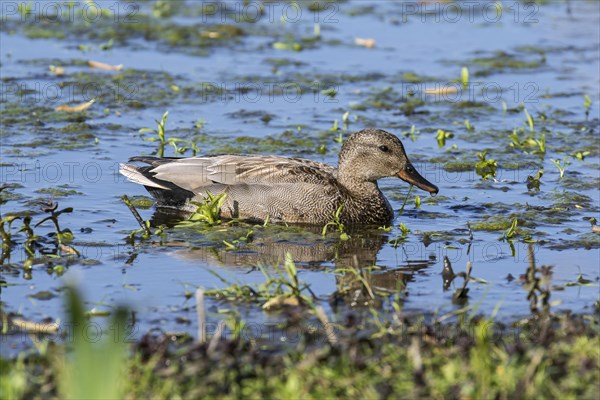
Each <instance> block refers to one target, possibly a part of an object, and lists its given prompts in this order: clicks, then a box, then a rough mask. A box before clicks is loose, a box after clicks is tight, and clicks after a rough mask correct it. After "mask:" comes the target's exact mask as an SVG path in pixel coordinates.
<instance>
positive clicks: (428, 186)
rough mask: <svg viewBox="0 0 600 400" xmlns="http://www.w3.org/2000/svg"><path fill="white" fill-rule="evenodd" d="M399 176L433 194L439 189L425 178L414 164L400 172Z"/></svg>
mask: <svg viewBox="0 0 600 400" xmlns="http://www.w3.org/2000/svg"><path fill="white" fill-rule="evenodd" d="M398 178H400V179H402V180H403V181H404V182H408V183H410V184H411V185H415V186H416V187H418V188H419V189H421V190H424V191H426V192H429V193H431V194H433V195H435V194H437V193H438V191H439V189H438V187H437V186H435V185H434V184H433V183H431V182H429V181H428V180H427V179H425V178H423V177H422V176H421V174H419V173H418V172H417V170H416V169H415V168H414V167H413V166H412V165H410V166H408V167H407V168H405V169H403V170H401V171H400V172H398Z"/></svg>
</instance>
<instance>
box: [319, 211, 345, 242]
mask: <svg viewBox="0 0 600 400" xmlns="http://www.w3.org/2000/svg"><path fill="white" fill-rule="evenodd" d="M343 209H344V205H343V204H340V206H339V207H338V208H337V210H335V213H334V214H333V219H332V220H331V221H329V222H328V223H326V224H325V226H324V227H323V230H322V231H321V236H323V237H325V235H326V234H327V231H328V230H329V227H332V228H333V230H335V231H338V232H339V233H340V239H341V240H348V239H350V236H349V235H348V234H347V233H346V226H345V225H344V224H343V223H342V220H341V215H342V210H343Z"/></svg>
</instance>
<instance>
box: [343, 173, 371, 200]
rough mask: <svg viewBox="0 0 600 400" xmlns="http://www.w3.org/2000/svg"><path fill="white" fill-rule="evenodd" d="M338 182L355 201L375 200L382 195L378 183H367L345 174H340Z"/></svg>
mask: <svg viewBox="0 0 600 400" xmlns="http://www.w3.org/2000/svg"><path fill="white" fill-rule="evenodd" d="M338 181H339V182H340V183H341V184H342V186H344V188H345V189H346V190H347V191H348V192H349V193H350V195H351V197H353V198H355V199H363V198H364V199H373V197H374V196H377V197H379V196H380V195H381V191H380V190H379V186H377V182H376V181H373V182H371V181H366V180H364V179H358V178H356V177H353V176H347V175H344V174H343V173H341V174H339V176H338Z"/></svg>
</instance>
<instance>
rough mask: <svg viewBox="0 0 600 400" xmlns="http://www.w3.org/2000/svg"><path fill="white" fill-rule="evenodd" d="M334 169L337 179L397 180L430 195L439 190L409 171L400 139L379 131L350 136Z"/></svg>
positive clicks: (410, 168)
mask: <svg viewBox="0 0 600 400" xmlns="http://www.w3.org/2000/svg"><path fill="white" fill-rule="evenodd" d="M338 168H339V174H340V178H341V179H348V178H349V179H355V180H359V181H367V182H376V181H377V180H378V179H381V178H386V177H393V176H397V177H398V178H400V179H402V180H403V181H405V182H408V183H410V184H412V185H415V186H416V187H418V188H420V189H422V190H424V191H426V192H429V193H431V194H433V195H435V194H437V192H438V190H439V189H438V187H437V186H435V185H434V184H433V183H431V182H429V181H428V180H427V179H425V178H423V177H422V176H421V174H419V173H418V172H417V170H416V169H415V167H413V165H412V164H411V162H410V161H409V160H408V157H407V156H406V152H405V151H404V146H403V145H402V142H401V141H400V139H398V138H397V137H396V136H395V135H392V134H391V133H389V132H386V131H384V130H381V129H363V130H362V131H359V132H355V133H353V134H352V135H350V137H349V138H348V140H346V142H345V143H344V145H343V146H342V151H341V152H340V159H339V167H338Z"/></svg>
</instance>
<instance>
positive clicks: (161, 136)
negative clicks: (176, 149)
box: [139, 111, 169, 157]
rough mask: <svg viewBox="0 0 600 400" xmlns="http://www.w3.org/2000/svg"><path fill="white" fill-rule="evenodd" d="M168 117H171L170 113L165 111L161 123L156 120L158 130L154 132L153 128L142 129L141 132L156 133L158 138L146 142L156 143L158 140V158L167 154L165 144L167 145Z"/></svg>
mask: <svg viewBox="0 0 600 400" xmlns="http://www.w3.org/2000/svg"><path fill="white" fill-rule="evenodd" d="M168 116H169V112H168V111H165V113H164V114H163V116H162V118H161V120H160V121H158V120H155V122H156V125H157V127H156V130H154V129H152V128H142V129H140V130H139V132H140V133H146V132H150V133H156V135H157V137H151V138H147V139H146V140H148V141H150V142H155V141H157V140H158V152H157V156H158V157H164V153H165V144H167V139H166V133H165V132H166V129H165V126H166V125H167V117H168Z"/></svg>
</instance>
